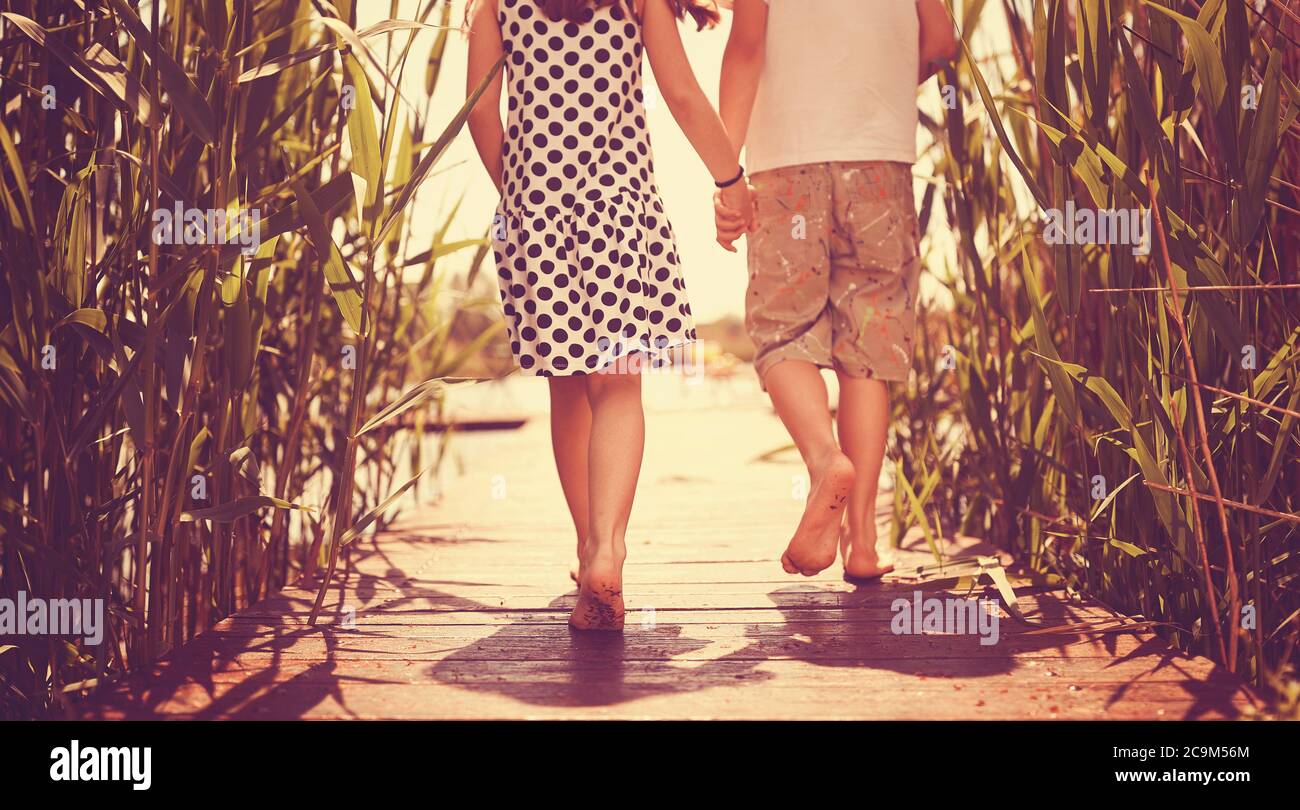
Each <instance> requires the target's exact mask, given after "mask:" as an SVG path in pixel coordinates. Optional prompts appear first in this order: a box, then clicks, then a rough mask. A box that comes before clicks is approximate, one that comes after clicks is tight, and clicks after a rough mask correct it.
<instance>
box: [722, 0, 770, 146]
mask: <svg viewBox="0 0 1300 810" xmlns="http://www.w3.org/2000/svg"><path fill="white" fill-rule="evenodd" d="M766 51H767V2H766V0H736V2H735V17H734V19H733V20H732V22H731V36H730V37H729V38H728V39H727V49H726V51H725V52H724V53H723V54H722V83H721V86H720V88H719V91H718V108H719V110H720V111H721V113H722V123H723V124H724V125H725V126H726V127H727V133H728V134H729V135H731V141H732V143H733V144H735V146H736V149H737V150H740V149H741V148H743V147H744V145H745V137H746V135H748V133H749V119H750V115H751V114H752V113H753V112H754V98H755V97H756V96H757V95H758V78H759V76H760V75H761V74H762V72H763V60H764V58H765V57H766Z"/></svg>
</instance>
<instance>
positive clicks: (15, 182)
mask: <svg viewBox="0 0 1300 810" xmlns="http://www.w3.org/2000/svg"><path fill="white" fill-rule="evenodd" d="M5 9H6V10H5V11H4V12H3V14H2V15H0V147H2V150H0V181H2V182H0V195H2V197H0V209H3V210H0V238H3V251H0V268H2V272H0V311H3V312H4V317H3V323H4V327H3V329H0V431H2V432H3V439H0V442H2V443H3V447H4V452H3V460H2V461H0V593H3V594H6V595H12V594H14V593H16V592H17V591H19V590H22V591H26V592H27V593H28V594H32V595H37V596H42V597H46V598H69V597H78V598H103V599H106V600H107V610H108V616H109V621H108V628H107V634H106V638H105V640H104V642H103V643H102V644H101V645H99V646H98V647H87V646H85V645H84V644H83V643H82V642H81V641H78V640H76V639H67V638H54V637H49V638H38V637H25V638H19V639H18V640H17V641H16V642H10V641H8V640H6V643H5V644H3V645H0V715H4V716H26V715H31V714H58V713H59V712H60V711H61V710H62V707H63V706H64V704H65V702H66V701H65V698H66V697H67V696H68V695H69V694H72V693H78V692H82V691H84V690H86V689H88V688H91V687H93V686H94V685H96V684H97V683H101V682H103V681H104V680H106V679H110V678H114V677H117V676H118V675H120V674H121V673H122V672H124V671H126V670H128V669H134V668H139V667H142V666H145V665H147V664H149V663H150V662H152V661H154V660H155V659H156V658H157V657H158V656H159V655H161V654H162V653H164V652H166V651H167V650H168V649H170V648H172V647H174V646H176V645H178V644H181V643H183V642H184V641H185V640H187V639H189V638H190V637H192V636H193V635H194V634H195V633H197V632H200V631H202V630H203V629H205V628H207V627H209V626H210V625H212V624H213V623H214V622H216V621H218V620H220V619H221V618H223V617H224V616H227V615H229V614H230V613H231V612H233V611H235V610H237V609H239V608H240V607H242V606H244V605H247V604H249V603H251V602H252V601H254V600H256V599H258V598H260V597H262V596H264V595H266V594H267V593H270V592H272V591H274V590H275V589H278V588H280V587H282V586H284V585H285V584H286V583H288V582H291V581H296V580H304V581H308V582H313V581H314V582H319V583H320V587H321V589H322V591H323V588H324V581H323V578H322V576H321V575H322V572H325V573H328V572H332V571H333V570H334V568H335V566H336V563H337V561H338V559H339V550H340V548H341V547H342V546H344V545H345V544H347V543H349V542H351V541H352V540H354V539H355V538H356V537H357V536H359V535H360V534H361V533H362V532H364V531H367V530H372V529H374V528H379V527H382V526H383V525H385V523H386V521H387V520H388V518H389V513H391V511H392V506H393V504H394V502H395V500H396V498H397V497H398V496H400V495H402V494H403V493H407V492H411V491H413V490H415V489H416V488H418V487H419V484H420V475H421V474H422V473H423V472H424V471H427V470H428V469H430V468H432V467H434V466H436V465H437V463H438V460H439V458H440V454H439V453H438V452H437V450H436V449H435V450H433V451H432V453H431V451H430V448H429V447H428V445H427V443H426V444H421V442H420V441H419V438H418V437H419V436H421V435H423V431H422V430H416V431H414V432H413V433H411V432H406V433H401V432H397V431H393V430H388V429H384V428H387V427H391V425H390V421H391V420H394V419H397V418H398V417H402V418H409V417H412V415H414V419H415V421H416V424H417V427H418V426H419V425H420V424H422V423H423V422H424V421H425V420H427V419H430V418H436V414H437V413H438V409H439V407H440V405H441V402H442V398H443V397H444V395H445V388H446V385H447V383H446V380H448V378H450V377H451V376H452V375H454V374H455V373H456V372H457V369H458V368H459V367H460V366H461V365H462V364H463V363H464V362H465V360H466V359H468V358H470V357H472V356H473V354H474V352H475V351H476V350H477V347H479V346H481V345H483V344H484V343H486V342H487V341H489V340H490V339H491V338H492V337H493V335H494V334H495V332H496V330H497V328H498V327H489V328H487V329H486V330H485V332H484V333H483V334H481V335H478V336H475V337H472V338H471V339H470V341H469V345H468V346H464V347H459V345H460V344H453V342H452V341H451V340H450V337H449V335H450V334H451V332H452V327H453V325H454V324H455V323H456V321H457V315H458V313H461V312H466V311H470V310H472V309H474V308H476V307H479V306H482V305H483V304H484V303H490V304H495V302H483V301H478V300H475V299H473V298H472V297H471V296H468V295H467V293H466V291H465V289H464V288H463V287H462V286H461V285H460V283H458V282H457V281H456V280H455V279H454V278H453V277H451V275H450V274H449V271H447V270H446V269H445V268H446V257H448V256H449V255H450V254H453V253H457V252H460V251H466V252H471V253H476V254H477V255H476V256H475V259H476V260H477V259H482V257H483V254H484V252H485V250H486V246H485V245H486V243H485V240H484V239H472V240H459V241H448V240H447V232H448V225H449V224H450V222H449V221H448V222H442V223H434V227H433V228H432V229H430V227H429V223H428V221H427V220H424V221H421V223H419V227H418V228H417V227H416V224H415V222H414V217H413V216H412V211H411V202H412V200H413V198H414V194H415V192H416V190H417V189H419V188H421V186H422V184H424V183H425V181H427V180H428V179H429V178H430V176H431V169H432V168H433V166H434V164H435V163H436V162H437V160H438V158H439V157H440V156H441V154H442V152H443V150H444V149H445V148H446V146H447V145H448V143H449V142H450V141H451V139H452V138H453V137H454V136H455V135H456V134H457V132H458V131H459V130H460V128H461V127H462V125H463V123H464V118H465V110H462V111H461V113H460V114H458V115H456V116H454V118H453V120H451V121H435V120H431V116H430V98H431V95H432V93H433V91H434V88H435V87H436V85H437V83H438V79H439V75H440V68H441V59H442V54H443V53H444V48H445V45H446V42H447V37H448V34H449V28H450V26H452V25H454V23H453V21H452V17H451V8H450V3H449V2H446V1H445V0H424V2H421V3H420V6H419V13H418V15H417V16H416V17H415V19H413V20H399V19H397V18H396V17H397V15H396V11H397V8H396V3H394V4H393V5H392V7H391V9H390V11H391V13H390V17H391V18H392V19H389V20H387V21H385V22H381V23H379V24H377V25H373V26H369V27H368V28H365V29H362V30H357V20H356V2H355V0H340V1H339V2H336V3H334V4H333V5H331V4H330V3H313V2H308V0H271V1H270V2H258V3H253V2H242V0H239V1H237V2H234V3H228V2H225V0H202V1H197V0H196V1H194V2H183V3H166V4H160V3H157V2H154V3H147V4H143V5H141V6H137V5H136V4H134V3H127V2H124V0H100V1H99V2H86V3H81V2H72V1H71V0H54V1H51V0H15V2H11V3H6V4H5ZM456 22H458V21H456ZM416 36H421V37H433V38H434V45H433V49H432V58H431V60H430V61H429V63H428V64H427V65H420V66H419V68H421V69H423V71H424V78H425V85H424V89H425V92H424V93H423V94H421V95H420V96H418V97H417V98H409V97H407V96H404V95H402V94H401V93H399V88H400V87H402V78H403V75H404V72H405V71H406V70H407V69H408V68H409V69H416V66H414V65H408V59H407V57H408V54H409V52H410V47H411V42H412V41H413V40H414V38H415V37H416ZM429 186H430V187H431V186H432V184H429ZM426 191H427V188H426ZM176 203H179V204H181V205H182V206H183V207H184V208H187V209H188V208H195V209H198V210H215V211H226V210H230V211H232V212H234V211H238V210H245V211H253V210H256V211H258V212H260V214H261V219H260V226H261V228H260V229H261V243H260V247H259V248H258V249H257V250H256V252H255V253H250V254H248V255H245V254H244V253H243V252H241V250H240V246H239V245H230V244H224V245H223V244H206V243H205V244H193V245H186V244H172V243H169V242H166V241H164V242H163V243H161V244H160V243H159V241H160V240H159V239H157V238H155V236H156V234H155V231H154V227H155V221H154V219H153V217H154V212H155V211H156V210H158V209H170V208H172V207H173V206H174V205H175V204H176ZM241 233H242V231H241ZM208 241H214V240H208ZM461 331H463V330H461ZM417 406H419V407H417ZM359 481H362V482H365V486H358V485H357V482H359ZM313 577H314V578H315V579H313ZM318 604H319V600H318Z"/></svg>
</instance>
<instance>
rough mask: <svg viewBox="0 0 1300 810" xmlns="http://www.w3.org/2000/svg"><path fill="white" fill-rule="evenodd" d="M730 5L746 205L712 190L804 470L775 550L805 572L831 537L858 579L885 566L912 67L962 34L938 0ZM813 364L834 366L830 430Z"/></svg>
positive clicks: (908, 233) (908, 266) (906, 233)
mask: <svg viewBox="0 0 1300 810" xmlns="http://www.w3.org/2000/svg"><path fill="white" fill-rule="evenodd" d="M734 10H735V20H734V21H733V23H732V30H731V38H730V40H729V41H728V43H727V51H726V55H725V56H724V57H723V63H722V88H721V98H720V106H721V112H722V119H723V122H724V123H725V124H726V126H727V129H728V132H729V133H730V135H731V137H732V139H733V140H734V141H735V142H736V145H737V147H740V146H744V147H746V153H747V159H746V163H747V164H748V169H749V172H750V182H751V183H752V185H753V187H754V199H755V208H754V210H753V211H752V212H743V213H741V212H736V211H732V210H730V209H728V208H726V207H725V206H724V205H722V203H721V201H720V200H718V201H716V202H717V216H718V241H719V242H720V243H722V245H723V246H724V247H726V248H727V249H728V250H733V251H734V250H735V248H734V247H733V246H732V242H734V241H735V239H737V238H738V237H739V236H740V235H741V233H744V232H748V233H749V288H748V290H747V291H746V295H745V325H746V328H747V329H748V331H749V334H750V337H751V338H752V339H753V341H754V345H755V347H756V349H757V355H756V357H755V361H754V363H755V367H756V369H757V371H758V374H759V378H760V379H761V380H762V383H763V387H764V388H765V389H766V390H767V392H768V394H769V395H770V396H771V398H772V404H773V405H774V406H775V408H776V411H777V413H778V414H779V415H780V417H781V420H782V421H783V422H784V423H785V426H786V428H787V429H788V430H789V431H790V435H791V437H793V439H794V441H795V444H796V445H797V446H798V448H799V453H800V454H801V455H802V456H803V460H804V463H805V464H806V465H807V467H808V473H809V478H810V482H811V485H812V490H811V493H810V494H809V496H808V503H807V506H806V507H805V509H804V514H803V518H802V520H800V522H799V526H798V528H797V529H796V530H795V533H794V536H793V538H792V539H791V540H790V545H789V547H788V548H787V549H786V551H785V553H784V554H783V555H782V557H781V564H782V566H783V567H784V568H785V570H786V571H787V572H789V573H792V574H793V573H802V574H804V575H807V576H811V575H813V574H815V573H817V572H819V571H821V570H823V569H825V568H827V567H829V566H830V565H831V564H832V563H834V562H835V556H836V552H837V551H838V552H839V553H840V554H842V555H843V558H844V575H845V578H846V579H849V580H850V581H859V582H861V581H869V580H872V579H875V578H878V577H879V576H881V575H882V574H885V573H887V572H888V571H890V570H892V565H889V564H886V563H882V561H881V560H880V557H879V556H878V554H877V551H876V526H875V500H876V482H877V479H878V478H879V476H880V468H881V465H882V463H883V461H884V453H885V438H886V435H887V434H888V430H889V389H888V386H887V383H889V382H893V381H902V380H905V379H906V378H907V373H908V370H909V369H910V367H911V358H912V333H913V331H914V328H915V322H916V289H917V277H918V275H919V272H920V257H919V250H918V243H919V240H920V235H919V234H918V233H917V220H916V208H915V202H914V199H913V196H912V170H911V167H912V163H913V162H915V160H916V125H917V117H918V115H917V106H916V84H915V82H916V81H924V80H925V79H926V78H928V77H929V76H930V75H932V74H933V73H934V72H935V70H936V69H937V66H938V65H939V64H940V63H942V62H944V61H948V60H951V59H953V58H954V57H955V56H956V55H957V53H958V47H959V46H958V43H957V40H956V38H955V37H954V35H953V30H952V22H951V18H950V17H949V16H948V11H947V9H946V8H945V7H944V5H943V0H734ZM823 368H830V369H834V371H835V373H836V375H837V376H838V378H839V383H840V398H839V416H838V421H839V441H838V442H837V441H836V438H835V433H834V430H833V428H832V419H831V413H830V407H829V404H828V397H827V391H826V384H825V382H824V381H823V380H822V377H821V369H823ZM846 504H847V509H846V508H845V506H846ZM846 517H847V520H846V519H845V518H846Z"/></svg>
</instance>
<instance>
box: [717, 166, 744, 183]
mask: <svg viewBox="0 0 1300 810" xmlns="http://www.w3.org/2000/svg"><path fill="white" fill-rule="evenodd" d="M744 178H745V167H744V166H741V167H740V173H739V174H737V175H736V176H735V177H733V178H731V179H730V180H726V181H723V182H721V183H719V182H718V181H717V180H714V181H713V185H715V186H717V187H718V188H731V187H732V186H734V185H736V184H737V183H739V182H740V181H741V180H743V179H744Z"/></svg>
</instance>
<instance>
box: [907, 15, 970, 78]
mask: <svg viewBox="0 0 1300 810" xmlns="http://www.w3.org/2000/svg"><path fill="white" fill-rule="evenodd" d="M916 15H917V18H918V19H919V20H920V22H921V45H920V55H921V72H920V75H919V76H917V83H918V84H919V83H921V82H924V81H925V80H926V79H928V78H930V77H931V76H933V75H934V74H935V73H937V72H938V71H939V69H940V68H941V67H943V64H944V63H945V62H951V61H952V60H954V59H956V58H957V56H958V55H959V54H960V53H961V45H960V44H959V43H958V42H957V35H956V34H955V33H954V32H953V30H952V18H951V17H949V16H948V9H946V8H944V5H943V0H916Z"/></svg>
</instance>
